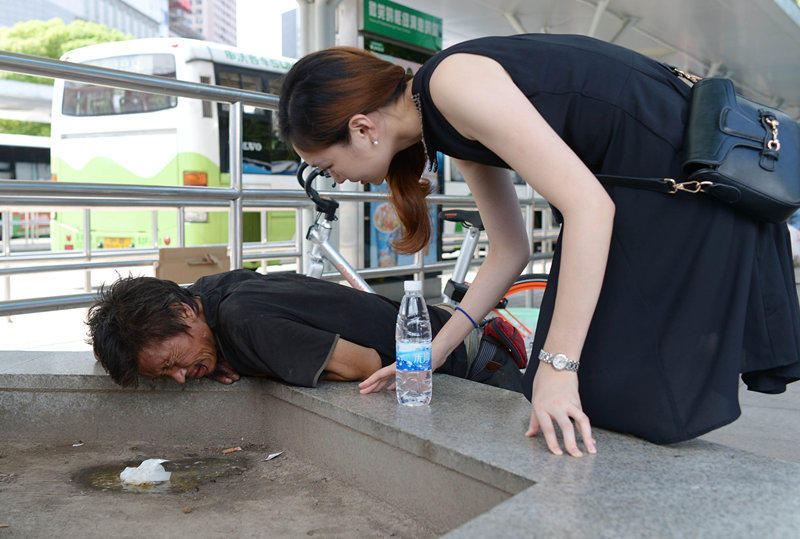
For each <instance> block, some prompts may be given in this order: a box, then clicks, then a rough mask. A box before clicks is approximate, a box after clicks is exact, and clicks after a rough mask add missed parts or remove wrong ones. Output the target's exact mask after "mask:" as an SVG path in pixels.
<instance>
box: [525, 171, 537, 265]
mask: <svg viewBox="0 0 800 539" xmlns="http://www.w3.org/2000/svg"><path fill="white" fill-rule="evenodd" d="M525 186H526V188H525V198H527V199H529V200H530V203H529V204H526V211H525V228H526V229H527V231H528V248H529V249H530V252H531V254H533V252H534V245H535V244H534V241H533V236H534V234H533V225H534V222H535V219H534V216H535V214H536V210H535V208H536V201H535V200H534V199H533V187H531V184H529V183H527V182H525ZM525 273H533V259H532V258H529V259H528V263H527V264H525Z"/></svg>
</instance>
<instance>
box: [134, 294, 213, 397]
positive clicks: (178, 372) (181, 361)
mask: <svg viewBox="0 0 800 539" xmlns="http://www.w3.org/2000/svg"><path fill="white" fill-rule="evenodd" d="M183 307H185V308H184V311H183V319H184V322H185V323H186V324H187V325H188V326H189V330H188V334H187V333H180V334H178V335H175V336H173V337H170V338H168V339H166V340H164V341H161V342H158V343H151V344H150V345H148V346H146V347H145V348H144V349H142V351H141V352H140V353H139V357H138V358H137V365H138V367H139V374H141V375H142V376H144V377H146V378H172V379H173V380H175V381H176V382H178V383H179V384H183V383H185V382H186V381H187V380H192V379H195V378H202V377H203V376H206V375H208V374H211V373H212V372H214V369H215V368H216V366H217V347H216V344H215V342H214V335H213V333H211V328H209V327H208V324H206V322H205V319H204V318H203V317H202V316H201V315H199V314H197V313H195V312H194V311H193V310H192V309H191V308H190V307H189V306H188V305H183Z"/></svg>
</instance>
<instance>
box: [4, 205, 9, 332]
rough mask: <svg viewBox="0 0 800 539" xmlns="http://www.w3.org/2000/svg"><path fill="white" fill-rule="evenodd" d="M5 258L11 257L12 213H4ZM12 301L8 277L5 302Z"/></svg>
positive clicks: (5, 284) (5, 285)
mask: <svg viewBox="0 0 800 539" xmlns="http://www.w3.org/2000/svg"><path fill="white" fill-rule="evenodd" d="M3 256H4V257H6V258H7V257H9V256H11V212H10V211H4V212H3ZM10 299H11V276H10V275H6V276H5V278H4V279H3V301H9V300H10ZM6 321H7V322H11V317H10V316H7V317H6Z"/></svg>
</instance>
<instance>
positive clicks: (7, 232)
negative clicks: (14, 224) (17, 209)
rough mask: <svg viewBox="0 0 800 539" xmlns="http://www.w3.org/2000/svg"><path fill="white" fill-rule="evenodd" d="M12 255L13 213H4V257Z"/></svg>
mask: <svg viewBox="0 0 800 539" xmlns="http://www.w3.org/2000/svg"><path fill="white" fill-rule="evenodd" d="M10 255H11V212H10V211H8V210H6V211H4V212H3V256H10Z"/></svg>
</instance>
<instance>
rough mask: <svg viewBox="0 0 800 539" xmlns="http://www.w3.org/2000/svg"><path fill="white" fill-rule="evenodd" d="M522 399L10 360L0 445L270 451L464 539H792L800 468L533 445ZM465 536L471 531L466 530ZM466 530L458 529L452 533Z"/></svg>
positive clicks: (33, 357) (447, 386)
mask: <svg viewBox="0 0 800 539" xmlns="http://www.w3.org/2000/svg"><path fill="white" fill-rule="evenodd" d="M528 414H529V404H528V403H527V401H526V400H525V399H524V398H523V397H521V396H519V395H517V394H513V393H510V392H507V391H504V390H499V389H495V388H491V387H488V386H484V385H481V384H474V383H471V382H467V381H464V380H459V379H455V378H452V377H448V376H443V375H442V376H440V375H436V376H435V377H434V402H433V403H432V406H431V407H430V408H429V409H426V408H423V409H410V408H402V407H399V406H397V404H396V402H395V400H394V395H393V394H392V393H388V392H384V393H383V394H380V395H369V396H362V395H359V394H358V392H357V389H356V385H355V384H341V383H324V384H322V385H321V387H319V388H317V389H305V388H295V387H289V386H284V385H281V384H277V383H274V382H271V381H268V380H263V379H243V380H241V381H239V382H237V383H236V384H234V385H232V386H223V385H221V384H217V383H215V382H211V381H207V380H203V381H199V382H195V383H191V384H188V385H186V386H178V385H177V384H174V383H171V382H152V381H149V382H146V383H145V384H143V385H142V386H140V387H139V388H137V389H122V388H119V387H117V386H115V385H114V384H113V383H112V382H111V381H110V379H108V377H107V376H105V374H104V373H103V372H102V370H100V369H99V368H98V367H97V366H96V364H95V362H94V360H93V359H92V358H91V355H90V354H88V353H81V352H71V353H70V352H66V353H54V352H41V353H31V352H19V353H14V352H11V353H9V352H2V353H0V439H5V440H15V441H26V440H28V441H32V442H33V441H37V442H39V441H54V442H55V441H58V442H69V441H75V440H78V439H81V440H85V441H89V440H98V441H100V440H102V441H109V440H120V441H126V442H135V441H140V440H142V441H150V442H158V441H163V440H165V439H168V440H169V441H170V442H172V443H216V444H220V443H228V442H229V443H230V444H231V445H235V444H237V443H240V441H242V440H243V441H245V442H253V443H263V444H274V443H275V442H280V444H283V445H281V447H285V448H287V449H289V450H292V451H296V452H298V453H299V454H302V455H303V456H305V457H307V458H311V459H314V460H317V461H318V462H320V463H323V464H324V465H326V466H327V467H329V468H330V469H332V470H333V471H335V472H337V473H339V474H341V475H342V476H343V477H346V478H348V479H349V480H352V481H354V482H356V483H358V484H359V485H361V486H363V487H364V488H366V489H368V490H370V491H372V492H375V494H376V495H379V496H382V497H384V498H385V499H388V500H391V501H392V503H397V504H398V505H401V506H404V507H406V508H407V509H409V510H411V511H413V512H414V514H417V515H419V516H420V517H421V518H424V519H425V520H426V521H427V522H430V523H431V525H432V527H433V529H435V530H437V531H439V532H440V533H444V532H446V531H448V530H452V532H451V534H450V535H453V536H459V537H460V536H463V537H467V536H486V535H491V536H498V535H503V536H526V537H530V536H539V535H541V536H552V535H558V536H565V535H567V536H576V537H588V536H591V537H598V536H599V537H606V536H607V537H611V536H615V537H616V536H620V535H622V536H634V535H635V536H650V535H659V536H689V535H691V536H695V535H711V536H716V535H725V536H737V537H738V536H756V535H758V536H761V535H765V534H766V535H770V536H789V535H793V534H794V533H796V531H797V530H798V529H800V465H798V464H794V463H788V462H784V461H780V460H776V459H770V458H765V457H760V456H756V455H752V454H749V453H745V452H743V451H739V450H735V449H731V448H728V447H725V446H721V445H716V444H712V443H709V442H704V441H699V440H696V441H692V442H686V443H682V444H676V445H672V446H656V445H653V444H649V443H647V442H643V441H641V440H638V439H636V438H633V437H629V436H624V435H619V434H615V433H610V432H606V431H602V430H597V431H596V433H595V438H596V439H597V442H598V448H599V451H600V453H599V454H598V455H595V456H591V455H587V456H585V457H584V458H582V459H573V458H569V457H557V456H554V455H551V454H550V453H549V452H548V451H547V448H546V446H545V444H544V441H543V440H542V439H534V440H528V439H526V438H524V436H523V432H524V429H525V426H526V425H527V420H528ZM459 526H460V527H459ZM454 528H455V529H454Z"/></svg>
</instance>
